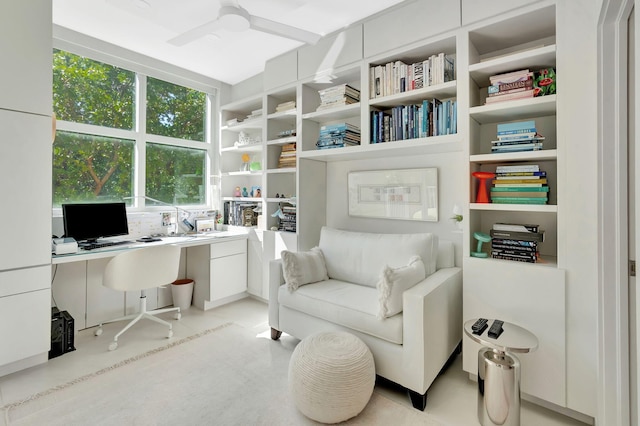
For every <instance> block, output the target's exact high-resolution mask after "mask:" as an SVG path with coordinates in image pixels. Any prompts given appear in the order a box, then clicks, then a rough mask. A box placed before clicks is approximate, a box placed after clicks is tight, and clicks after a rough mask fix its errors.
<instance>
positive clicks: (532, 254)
mask: <svg viewBox="0 0 640 426" xmlns="http://www.w3.org/2000/svg"><path fill="white" fill-rule="evenodd" d="M491 253H492V254H498V255H502V256H514V257H520V258H525V259H534V260H535V259H536V258H537V257H538V253H537V252H536V251H527V250H520V249H517V248H516V249H513V248H511V249H508V248H506V249H504V248H498V247H495V246H494V245H493V244H492V245H491Z"/></svg>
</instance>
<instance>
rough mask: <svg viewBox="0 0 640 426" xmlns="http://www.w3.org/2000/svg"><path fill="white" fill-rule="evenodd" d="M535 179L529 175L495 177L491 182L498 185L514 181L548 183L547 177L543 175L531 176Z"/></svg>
mask: <svg viewBox="0 0 640 426" xmlns="http://www.w3.org/2000/svg"><path fill="white" fill-rule="evenodd" d="M531 177H532V178H534V179H527V178H529V176H518V177H517V178H516V179H493V180H492V181H491V183H493V184H497V185H507V184H514V183H527V184H536V183H539V184H542V183H547V178H543V177H542V176H531Z"/></svg>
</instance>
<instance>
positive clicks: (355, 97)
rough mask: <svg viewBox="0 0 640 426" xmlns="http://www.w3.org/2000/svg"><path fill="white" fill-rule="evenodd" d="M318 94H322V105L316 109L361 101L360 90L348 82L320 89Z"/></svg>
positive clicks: (320, 109)
mask: <svg viewBox="0 0 640 426" xmlns="http://www.w3.org/2000/svg"><path fill="white" fill-rule="evenodd" d="M318 94H319V95H320V106H318V108H317V110H316V111H322V110H325V109H331V108H335V107H338V106H345V105H350V104H356V103H358V102H360V91H359V90H358V89H354V88H353V87H351V86H349V85H348V84H341V85H339V86H334V87H329V88H328V89H322V90H318Z"/></svg>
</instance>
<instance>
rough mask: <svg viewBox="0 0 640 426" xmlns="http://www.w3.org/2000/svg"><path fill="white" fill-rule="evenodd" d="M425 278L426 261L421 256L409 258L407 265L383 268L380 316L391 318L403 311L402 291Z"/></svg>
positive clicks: (379, 288) (380, 289) (380, 284)
mask: <svg viewBox="0 0 640 426" xmlns="http://www.w3.org/2000/svg"><path fill="white" fill-rule="evenodd" d="M424 278H425V270H424V262H422V259H420V257H419V256H413V257H412V258H411V259H409V264H408V265H407V266H401V267H400V268H390V267H389V266H388V265H387V266H385V267H384V268H383V269H382V276H381V277H380V281H378V293H379V300H380V312H379V313H378V318H380V319H384V318H389V317H391V316H393V315H396V314H398V313H400V312H402V293H404V291H405V290H408V289H410V288H411V287H413V286H414V285H416V284H418V283H419V282H420V281H422V280H424Z"/></svg>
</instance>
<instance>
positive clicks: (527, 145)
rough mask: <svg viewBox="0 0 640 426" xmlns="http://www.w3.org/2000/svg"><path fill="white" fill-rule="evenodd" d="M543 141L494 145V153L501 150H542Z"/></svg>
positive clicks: (492, 148) (492, 150)
mask: <svg viewBox="0 0 640 426" xmlns="http://www.w3.org/2000/svg"><path fill="white" fill-rule="evenodd" d="M542 148H543V146H542V143H521V144H515V145H499V146H492V147H491V152H492V153H500V152H521V151H540V150H542Z"/></svg>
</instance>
